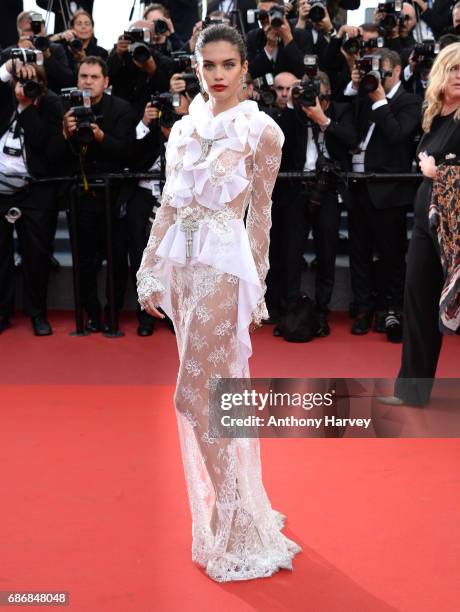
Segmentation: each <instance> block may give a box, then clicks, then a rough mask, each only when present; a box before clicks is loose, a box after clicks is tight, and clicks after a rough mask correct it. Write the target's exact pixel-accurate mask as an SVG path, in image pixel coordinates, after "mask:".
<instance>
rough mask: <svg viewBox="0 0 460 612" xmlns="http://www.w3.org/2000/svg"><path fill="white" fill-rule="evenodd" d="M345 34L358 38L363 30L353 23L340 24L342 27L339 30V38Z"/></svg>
mask: <svg viewBox="0 0 460 612" xmlns="http://www.w3.org/2000/svg"><path fill="white" fill-rule="evenodd" d="M345 34H347V36H348V38H357V37H358V36H360V35H361V30H360V28H357V27H356V26H351V25H343V26H340V29H339V31H338V32H337V38H343V37H344V36H345Z"/></svg>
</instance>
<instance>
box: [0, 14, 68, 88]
mask: <svg viewBox="0 0 460 612" xmlns="http://www.w3.org/2000/svg"><path fill="white" fill-rule="evenodd" d="M34 15H37V17H38V14H37V13H34V12H33V11H24V12H22V13H20V14H19V15H18V17H17V20H16V22H17V30H18V34H19V39H18V43H17V45H16V47H21V48H23V49H36V48H37V47H36V45H37V44H38V41H37V37H38V40H39V41H41V42H42V43H43V44H44V45H45V47H46V48H45V49H43V63H44V67H45V70H46V78H47V86H48V89H51V91H54V93H59V92H60V91H61V89H62V88H63V87H71V86H72V85H73V84H74V82H75V77H74V74H73V72H72V70H71V69H70V67H69V63H68V61H67V56H66V54H65V51H64V49H63V48H62V45H59V44H57V43H52V42H51V43H50V42H49V41H48V39H47V37H46V32H45V22H44V21H43V19H41V21H37V22H36V23H37V26H38V27H40V31H39V33H38V36H37V35H35V34H34V32H33V30H32V17H33V16H34ZM12 48H13V47H8V48H7V49H4V50H3V52H2V55H1V57H0V63H2V64H4V63H5V62H6V61H7V60H8V58H9V56H10V51H11V49H12Z"/></svg>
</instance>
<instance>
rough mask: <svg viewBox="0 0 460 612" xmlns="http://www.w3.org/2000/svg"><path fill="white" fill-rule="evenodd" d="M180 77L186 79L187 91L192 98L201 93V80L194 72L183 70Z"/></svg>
mask: <svg viewBox="0 0 460 612" xmlns="http://www.w3.org/2000/svg"><path fill="white" fill-rule="evenodd" d="M180 78H181V79H183V80H184V81H185V83H186V86H185V93H187V94H188V95H189V96H190V98H194V97H195V96H196V95H198V94H199V93H200V82H199V80H198V77H197V76H196V74H195V73H194V72H183V73H182V74H181V77H180Z"/></svg>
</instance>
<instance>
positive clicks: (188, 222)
mask: <svg viewBox="0 0 460 612" xmlns="http://www.w3.org/2000/svg"><path fill="white" fill-rule="evenodd" d="M179 228H180V229H181V230H182V231H183V232H185V254H186V256H187V257H191V256H192V246H193V234H194V232H196V231H197V229H198V221H197V220H196V219H190V217H188V218H186V219H182V221H181V222H180V225H179Z"/></svg>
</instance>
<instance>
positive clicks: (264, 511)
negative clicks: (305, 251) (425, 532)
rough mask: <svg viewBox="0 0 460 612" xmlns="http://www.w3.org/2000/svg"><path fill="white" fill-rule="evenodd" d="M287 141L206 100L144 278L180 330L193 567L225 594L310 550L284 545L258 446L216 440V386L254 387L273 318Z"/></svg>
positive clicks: (141, 285)
mask: <svg viewBox="0 0 460 612" xmlns="http://www.w3.org/2000/svg"><path fill="white" fill-rule="evenodd" d="M283 140H284V135H283V133H282V131H281V130H280V128H279V127H278V125H277V124H276V123H275V122H274V121H273V120H272V119H271V118H270V117H269V116H268V115H267V114H266V113H263V112H261V111H259V109H258V106H257V104H256V102H253V101H245V102H241V103H240V104H238V105H237V106H234V107H232V108H231V109H229V110H227V111H224V112H222V113H220V114H218V115H217V116H216V117H214V115H213V113H212V111H211V108H210V106H209V103H207V102H205V101H204V99H203V98H202V96H201V95H198V96H197V97H196V98H195V99H194V101H193V102H192V104H191V105H190V110H189V115H188V116H185V117H183V118H182V119H181V120H180V121H178V122H177V123H175V124H174V127H173V129H172V131H171V135H170V138H169V140H168V144H167V150H166V183H165V186H164V190H163V194H162V199H161V206H160V208H159V209H158V211H157V214H156V219H155V222H154V224H153V227H152V230H151V234H150V238H149V242H148V245H147V247H146V249H145V252H144V256H143V259H142V263H141V267H140V269H139V271H138V273H137V279H138V294H139V301H140V303H141V305H143V304H145V300H146V298H148V297H150V296H152V295H153V296H154V299H155V300H156V303H157V304H160V305H161V307H162V308H163V309H164V311H165V312H166V313H167V314H168V315H169V316H170V318H171V319H172V320H173V322H174V327H175V331H176V338H177V345H178V350H179V359H180V366H179V372H178V377H177V385H176V391H175V395H174V405H175V411H176V416H177V421H178V428H179V438H180V444H181V450H182V458H183V464H184V471H185V477H186V482H187V490H188V495H189V501H190V509H191V515H192V559H193V561H195V562H196V563H198V564H200V565H201V566H203V567H204V568H205V571H206V573H207V574H208V575H209V576H210V577H211V578H213V579H214V580H216V581H219V582H227V581H231V580H248V579H251V578H261V577H267V576H270V575H272V574H273V573H274V572H276V571H278V570H279V569H280V568H286V569H290V570H292V559H293V557H294V555H295V554H296V553H298V552H300V551H301V550H302V549H301V547H300V546H299V545H297V544H296V543H295V542H293V541H292V540H290V539H289V538H287V537H286V536H285V535H284V534H283V533H281V529H282V528H283V526H284V519H285V517H284V516H283V515H282V514H280V513H279V512H277V511H276V510H273V509H272V507H271V505H270V502H269V500H268V497H267V494H266V492H265V489H264V486H263V483H262V472H261V462H260V451H259V440H258V439H257V438H245V439H240V438H238V439H236V438H234V439H231V438H227V439H225V438H219V437H217V436H213V432H212V431H208V413H209V408H208V393H209V387H210V385H212V381H213V380H215V379H217V378H221V377H223V378H233V377H237V378H248V377H249V369H248V358H249V357H250V355H251V353H252V348H251V341H250V337H249V332H248V326H249V324H250V323H251V321H255V322H260V321H261V319H262V318H265V317H267V316H268V315H267V310H266V306H265V301H264V294H265V288H266V286H265V277H266V274H267V271H268V246H269V231H270V225H271V214H270V213H271V194H272V190H273V186H274V182H275V179H276V176H277V174H278V170H279V166H280V161H281V146H282V144H283ZM246 210H247V211H248V212H247V219H246V226H245V223H244V217H245V213H246ZM187 228H189V231H188V232H187ZM213 513H216V514H217V517H214V518H217V521H216V522H215V529H214V530H213V529H212V528H211V525H212V524H213V523H212V522H211V518H212V516H213ZM214 531H215V533H214Z"/></svg>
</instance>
